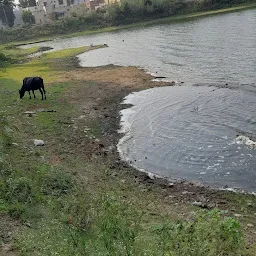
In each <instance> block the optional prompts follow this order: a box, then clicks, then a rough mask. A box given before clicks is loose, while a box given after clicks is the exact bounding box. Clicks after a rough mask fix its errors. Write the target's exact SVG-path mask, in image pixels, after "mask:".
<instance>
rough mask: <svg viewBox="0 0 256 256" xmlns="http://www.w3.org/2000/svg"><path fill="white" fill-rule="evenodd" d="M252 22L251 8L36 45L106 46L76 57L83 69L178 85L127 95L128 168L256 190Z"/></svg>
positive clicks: (124, 148) (255, 32)
mask: <svg viewBox="0 0 256 256" xmlns="http://www.w3.org/2000/svg"><path fill="white" fill-rule="evenodd" d="M255 25H256V9H253V10H245V11H240V12H234V13H226V14H219V15H215V16H209V17H204V18H198V19H191V20H187V21H183V22H179V23H171V24H162V25H155V26H150V27H145V28H136V29H128V30H123V31H118V32H112V33H103V34H97V35H90V36H81V37H73V38H66V39H56V40H54V41H51V42H43V43H39V44H35V45H40V46H49V47H53V48H54V50H58V49H64V48H72V47H78V46H83V45H90V44H93V45H96V44H103V43H105V44H107V45H108V47H107V48H101V49H98V50H94V51H90V52H87V53H84V54H81V55H79V56H78V57H79V61H80V64H81V66H84V67H92V66H101V65H108V64H115V65H122V66H137V67H140V68H143V69H145V70H146V71H147V72H149V73H152V74H154V75H156V76H163V77H166V78H165V79H163V80H166V81H175V82H176V84H177V86H173V87H164V88H154V89H150V90H145V91H142V92H138V93H134V94H131V95H129V96H128V97H127V98H126V99H125V101H124V102H125V103H129V104H132V105H134V106H133V107H132V108H130V109H126V110H123V111H122V113H121V114H122V120H121V124H122V129H121V131H122V132H124V133H125V136H124V138H123V139H122V140H121V141H120V142H119V144H118V149H119V151H120V154H121V156H122V157H123V159H125V160H127V161H129V163H130V164H131V165H133V166H135V167H136V168H139V169H141V170H144V171H148V172H151V173H154V174H157V175H160V176H164V177H167V178H171V179H188V180H196V181H200V182H202V183H203V184H205V185H210V186H211V187H218V188H220V187H227V186H228V187H231V188H236V189H239V190H245V191H256V148H254V146H253V145H254V144H253V143H254V142H255V140H256V139H255V138H256V26H255ZM31 46H32V45H29V46H24V47H31ZM33 46H34V45H33ZM181 82H182V83H181ZM180 85H181V86H180Z"/></svg>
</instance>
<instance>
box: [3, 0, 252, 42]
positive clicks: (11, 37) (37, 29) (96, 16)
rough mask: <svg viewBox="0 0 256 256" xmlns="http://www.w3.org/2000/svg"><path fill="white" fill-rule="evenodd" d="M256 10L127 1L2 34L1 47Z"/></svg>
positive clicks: (215, 1) (232, 1)
mask: <svg viewBox="0 0 256 256" xmlns="http://www.w3.org/2000/svg"><path fill="white" fill-rule="evenodd" d="M233 7H236V8H233ZM255 7H256V5H255V0H225V1H223V0H202V1H176V0H161V1H159V0H136V1H134V0H126V1H122V4H121V5H118V4H112V5H109V6H107V7H106V8H101V9H98V10H97V11H92V12H88V11H85V10H83V9H81V10H80V12H73V13H71V14H70V15H69V16H66V17H64V18H60V19H59V20H55V21H54V22H53V23H51V24H45V25H28V24H27V25H26V26H22V27H16V28H12V29H7V30H0V43H6V42H11V41H22V40H31V39H35V38H45V37H50V36H56V35H65V34H70V33H75V32H79V31H80V32H81V31H83V32H85V31H87V32H88V33H95V32H104V31H106V30H108V31H109V30H115V29H118V28H120V26H127V25H128V26H129V25H131V26H134V23H140V22H147V21H151V20H156V19H163V18H167V17H168V18H170V20H169V21H172V19H174V20H176V19H177V17H178V18H179V16H180V18H182V19H186V18H190V17H191V16H190V14H192V13H194V14H195V15H193V16H194V17H195V16H197V15H202V12H207V11H212V10H223V9H225V11H235V10H236V9H243V8H255ZM227 8H228V9H227ZM200 12H201V13H200ZM204 15H207V13H204ZM24 18H26V23H33V17H31V15H30V16H29V14H28V13H26V16H24ZM166 21H168V20H166ZM166 21H165V22H166ZM156 22H159V21H156ZM137 26H140V24H137Z"/></svg>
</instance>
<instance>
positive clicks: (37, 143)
mask: <svg viewBox="0 0 256 256" xmlns="http://www.w3.org/2000/svg"><path fill="white" fill-rule="evenodd" d="M34 144H35V146H44V141H43V140H37V139H35V140H34Z"/></svg>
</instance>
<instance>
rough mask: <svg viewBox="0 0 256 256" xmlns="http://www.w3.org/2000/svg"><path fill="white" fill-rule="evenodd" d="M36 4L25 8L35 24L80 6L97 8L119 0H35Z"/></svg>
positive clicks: (64, 14) (48, 21) (57, 16)
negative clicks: (31, 15)
mask: <svg viewBox="0 0 256 256" xmlns="http://www.w3.org/2000/svg"><path fill="white" fill-rule="evenodd" d="M36 1H37V2H36V3H37V5H36V6H33V7H28V8H25V10H30V11H31V12H32V13H33V15H34V17H35V22H36V24H45V23H50V22H52V21H53V20H54V19H58V18H60V17H63V16H66V15H68V14H69V13H70V12H74V11H78V10H79V8H80V9H81V8H82V6H86V8H87V9H88V10H91V11H93V10H97V9H98V8H101V7H103V6H105V5H106V4H112V3H120V0H36Z"/></svg>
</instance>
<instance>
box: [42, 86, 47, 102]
mask: <svg viewBox="0 0 256 256" xmlns="http://www.w3.org/2000/svg"><path fill="white" fill-rule="evenodd" d="M42 89H43V91H44V99H45V100H46V93H45V89H44V86H43V87H42Z"/></svg>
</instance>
